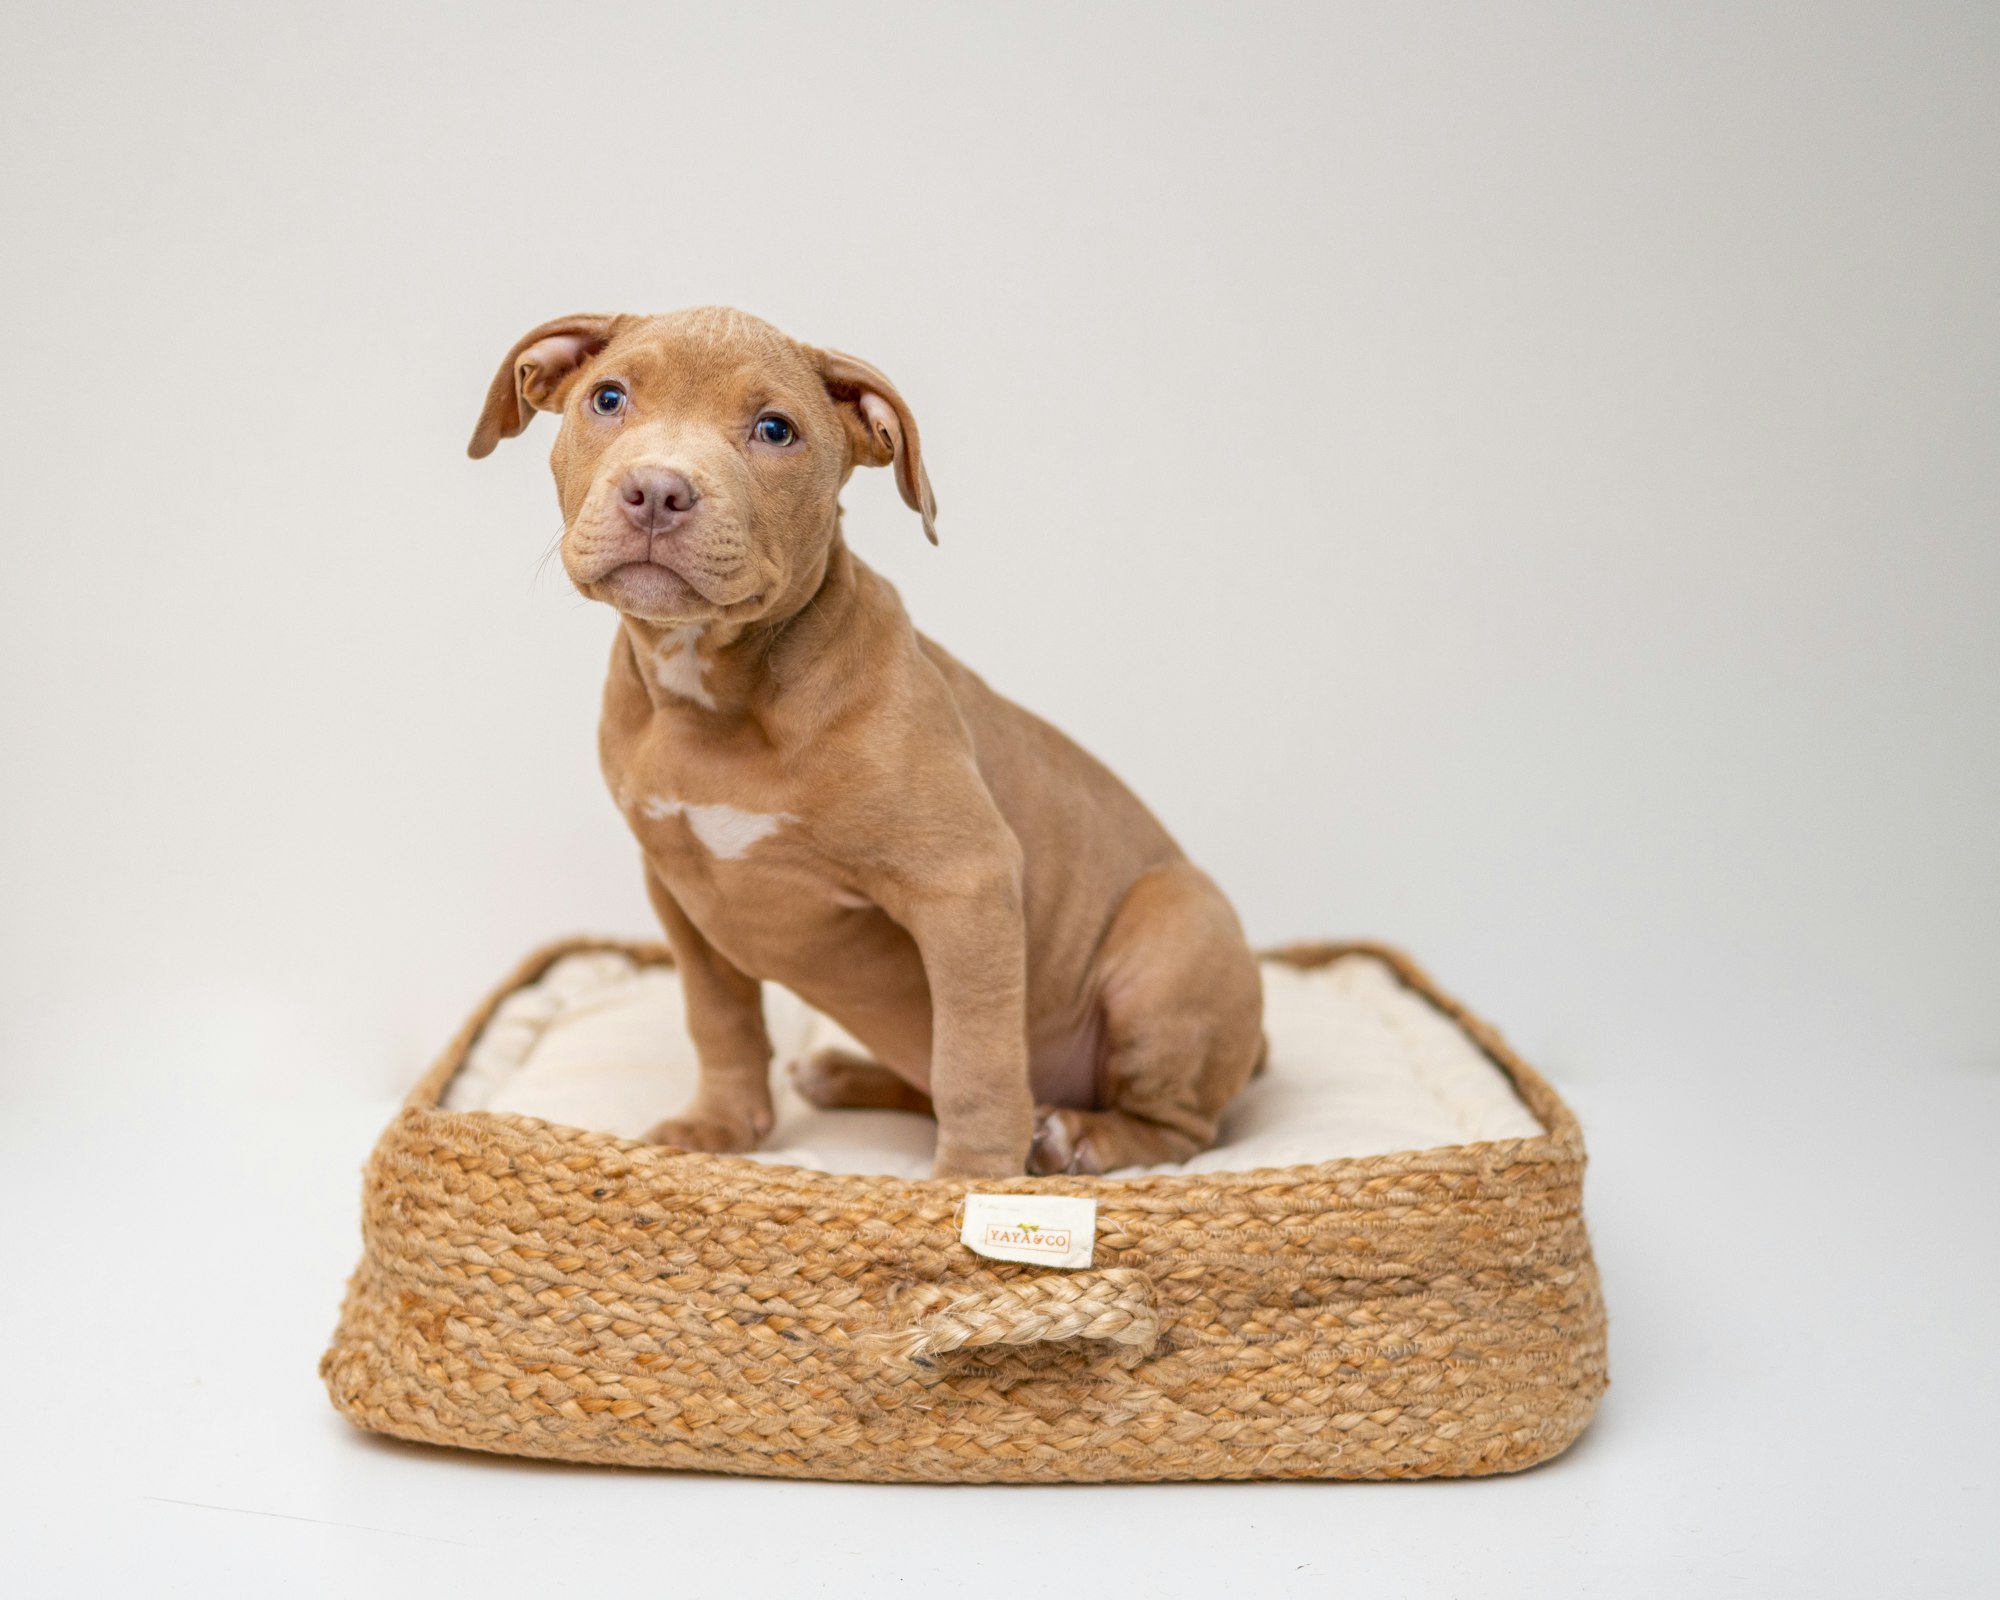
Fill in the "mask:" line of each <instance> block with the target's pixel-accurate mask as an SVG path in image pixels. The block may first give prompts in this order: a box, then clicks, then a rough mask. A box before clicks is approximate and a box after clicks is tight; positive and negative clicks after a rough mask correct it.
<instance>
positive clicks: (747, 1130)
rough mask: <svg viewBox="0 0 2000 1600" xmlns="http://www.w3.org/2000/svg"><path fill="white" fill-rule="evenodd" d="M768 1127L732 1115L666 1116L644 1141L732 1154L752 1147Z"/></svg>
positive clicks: (753, 1147) (755, 1146)
mask: <svg viewBox="0 0 2000 1600" xmlns="http://www.w3.org/2000/svg"><path fill="white" fill-rule="evenodd" d="M768 1131H769V1124H768V1123H767V1124H766V1126H765V1127H763V1128H758V1127H757V1126H755V1125H754V1124H753V1123H750V1122H746V1121H743V1120H741V1119H738V1118H735V1117H702V1116H688V1117H669V1118H667V1120H666V1121H665V1122H662V1123H660V1124H658V1125H657V1126H656V1127H654V1128H653V1130H652V1131H651V1132H650V1133H648V1134H647V1135H646V1143H648V1144H669V1145H674V1146H676V1147H677V1148H679V1149H682V1150H701V1151H705V1152H706V1153H708V1154H709V1155H719V1156H721V1155H735V1154H739V1153H741V1152H742V1151H745V1150H755V1149H756V1148H757V1144H758V1141H759V1140H761V1139H762V1138H763V1137H764V1135H765V1133H767V1132H768Z"/></svg>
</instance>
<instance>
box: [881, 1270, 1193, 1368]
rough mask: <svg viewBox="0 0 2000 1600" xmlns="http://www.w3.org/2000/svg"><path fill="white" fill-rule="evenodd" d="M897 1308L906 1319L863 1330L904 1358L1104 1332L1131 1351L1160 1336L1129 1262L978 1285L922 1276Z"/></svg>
mask: <svg viewBox="0 0 2000 1600" xmlns="http://www.w3.org/2000/svg"><path fill="white" fill-rule="evenodd" d="M897 1309H898V1310H899V1311H902V1312H904V1313H905V1314H906V1315H908V1316H909V1317H910V1319H911V1320H910V1323H909V1325H908V1326H906V1327H902V1328H894V1329H889V1330H885V1331H883V1332H880V1333H877V1334H874V1335H871V1336H870V1343H871V1344H873V1345H874V1346H875V1347H876V1348H879V1349H881V1350H884V1351H885V1352H889V1353H892V1354H894V1355H897V1356H901V1357H902V1358H903V1359H904V1360H907V1361H917V1360H923V1359H925V1358H927V1357H930V1356H935V1355H941V1354H943V1353H944V1352H945V1351H947V1350H960V1349H965V1348H968V1347H974V1348H976V1347H978V1346H980V1345H995V1344H1015V1345H1019V1344H1035V1343H1039V1342H1048V1343H1056V1342H1059V1341H1061V1340H1065V1339H1108V1340H1110V1341H1111V1342H1112V1343H1113V1344H1118V1345H1123V1346H1125V1347H1127V1349H1128V1350H1130V1351H1131V1352H1132V1353H1133V1355H1134V1356H1135V1357H1137V1356H1142V1355H1144V1353H1145V1352H1146V1351H1148V1350H1150V1349H1152V1347H1153V1345H1154V1343H1155V1342H1156V1341H1157V1340H1158V1339H1159V1337H1160V1317H1159V1313H1158V1312H1157V1311H1156V1310H1155V1309H1154V1307H1153V1280H1152V1279H1151V1278H1149V1277H1147V1276H1146V1274H1145V1273H1143V1272H1141V1271H1140V1270H1139V1269H1137V1268H1136V1267H1113V1268H1112V1269H1111V1270H1110V1271H1108V1272H1078V1273H1053V1272H1052V1273H1046V1274H1044V1275H1043V1276H1041V1277H1038V1278H1021V1279H1015V1280H1013V1281H1011V1282H1007V1283H1000V1284H994V1285H992V1286H991V1287H989V1288H983V1289H951V1288H946V1287H944V1286H942V1285H939V1284H925V1285H924V1286H923V1287H921V1288H919V1289H916V1290H914V1291H913V1292H912V1293H910V1294H909V1295H908V1296H907V1297H906V1298H905V1302H904V1303H903V1304H902V1305H899V1306H898V1307H897Z"/></svg>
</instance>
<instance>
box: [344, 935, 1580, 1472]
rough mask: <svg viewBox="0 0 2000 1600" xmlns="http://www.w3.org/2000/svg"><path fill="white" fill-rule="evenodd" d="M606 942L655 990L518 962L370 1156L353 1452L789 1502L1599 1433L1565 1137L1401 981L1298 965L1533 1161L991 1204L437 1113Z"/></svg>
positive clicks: (359, 1275) (1500, 1457)
mask: <svg viewBox="0 0 2000 1600" xmlns="http://www.w3.org/2000/svg"><path fill="white" fill-rule="evenodd" d="M598 949H616V950H623V951H624V952H625V953H626V954H628V955H630V956H632V957H633V958H634V959H636V960H638V961H641V962H648V963H664V962H665V961H666V960H667V959H668V958H667V955H666V952H665V951H664V949H662V948H660V947H658V946H629V945H617V944H612V943H608V942H606V941H592V940H575V941H570V942H568V943H565V944H559V945H553V946H551V947H549V948H548V949H546V950H543V951H541V952H539V953H538V954H536V955H535V956H533V957H531V958H530V959H529V960H528V961H526V962H524V963H523V964H522V965H521V967H520V968H519V969H518V970H517V971H516V972H515V973H514V974H513V975H512V976H510V977H509V978H508V979H507V981H506V982H505V983H504V984H502V985H501V987H500V989H499V990H498V991H496V992H495V993H494V995H493V996H492V997H491V998H490V999H489V1000H488V1001H487V1002H486V1004H485V1005H484V1006H482V1007H481V1008H480V1010H479V1012H478V1013H477V1014H475V1015H474V1016H473V1017H472V1018H471V1019H470V1020H469V1021H468V1022H467V1023H466V1025H465V1028H464V1029H463V1030H462V1032H461V1033H460V1035H459V1037H458V1038H457V1039H456V1040H455V1041H454V1042H453V1044H452V1045H451V1047H450V1048H449V1049H447V1050H446V1051H445V1053H444V1055H443V1056H442V1057H441V1058H440V1059H439V1060H438V1062H437V1064H436V1065H435V1066H434V1067H433V1068H432V1069H431V1070H430V1072H429V1073H428V1074H426V1076H425V1077H424V1078H423V1080H422V1081H421V1082H420V1083H419V1084H418V1085H417V1087H416V1089H415V1090H414V1091H413V1092H412V1093H411V1095H410V1098H409V1099H408V1101H407V1102H406V1103H405V1105H404V1107H403V1109H402V1111H401V1112H400V1113H399V1114H398V1116H397V1117H396V1119H395V1120H394V1121H393V1122H392V1123H391V1124H390V1126H389V1128H388V1129H387V1131H386V1132H385V1133H384V1134H383V1135H382V1138H381V1141H380V1143H379V1144H378V1145H377V1146H376V1148H375V1153H374V1155H373V1156H372V1157H371V1158H370V1160H369V1163H368V1169H367V1174H366V1179H365V1183H364V1188H363V1196H362V1202H363V1203H362V1240H363V1252H362V1258H361V1265H360V1267H359V1268H358V1269H357V1270H356V1272H355V1274H354V1277H353V1280H352V1281H351V1282H350V1284H349V1286H348V1292H347V1302H346V1305H345V1307H344V1308H343V1310H342V1313H341V1320H340V1327H339V1329H338V1330H337V1331H336V1333H335V1335H334V1340H333V1347H332V1348H331V1349H330V1350H329V1351H328V1352H327V1354H326V1357H325V1359H324V1360H323V1361H322V1362H321V1364H320V1370H321V1373H322V1374H323V1376H324V1377H325V1379H326V1385H327V1389H328V1392H329V1393H330V1394H331V1395H332V1397H333V1401H334V1404H335V1405H336V1406H338V1407H339V1408H340V1410H341V1411H342V1412H343V1413H345V1414H346V1415H347V1416H348V1417H349V1418H351V1419H352V1420H353V1421H354V1422H356V1423H357V1424H359V1425H360V1426H362V1427H364V1428H370V1429H373V1430H375V1431H377V1432H380V1433H388V1434H394V1435H396V1436H398V1437H400V1438H404V1439H418V1440H426V1441H429V1442H431V1443H435V1444H446V1445H458V1446H462V1447H465V1448H469V1449H475V1450H492V1451H499V1452H503V1453H507V1454H512V1455H525V1456H540V1457H546V1458H551V1459H557V1460H564V1461H586V1462H604V1463H616V1464H620V1465H624V1466H647V1467H686V1468H692V1469H698V1470H703V1471H710V1472H748V1473H759V1474H765V1475H769V1476H777V1477H810V1478H850V1479H865V1480H874V1481H931V1482H994V1483H1054V1482H1102V1481H1110V1480H1139V1479H1161V1478H1415V1477H1429V1476H1466V1475H1474V1474H1481V1473H1490V1472H1509V1471H1513V1470H1515V1469H1517V1468H1520V1467H1526V1466H1531V1465H1533V1464H1534V1463H1536V1462H1538V1461H1543V1460H1546V1459H1547V1458H1548V1457H1550V1456H1552V1455H1554V1454H1556V1453H1557V1452H1558V1451H1560V1450H1561V1449H1563V1448H1564V1447H1565V1446H1566V1445H1568V1444H1569V1443H1570V1441H1571V1440H1573V1439H1574V1438H1575V1437H1576V1436H1577V1435H1578V1434H1579V1433H1580V1432H1581V1431H1582V1430H1583V1427H1584V1425H1585V1424H1586V1423H1587V1422H1588V1421H1589V1419H1590V1416H1591V1414H1592V1412H1593V1411H1594V1410H1595V1409H1596V1406H1597V1400H1598V1396H1599V1395H1600V1394H1601V1393H1602V1391H1603V1388H1604V1384H1605V1323H1604V1305H1603V1301H1602V1299H1601V1298H1600V1296H1599V1293H1598V1286H1597V1269H1596V1266H1595V1265H1594V1263H1593V1262H1592V1260H1591V1254H1590V1239H1589V1236H1588V1234H1587V1233H1586V1231H1585V1229H1584V1223H1583V1209H1582V1202H1583V1169H1584V1151H1583V1138H1582V1134H1581V1132H1580V1131H1579V1129H1578V1128H1577V1124H1576V1118H1575V1117H1574V1116H1572V1115H1571V1114H1570V1111H1569V1108H1568V1107H1567V1106H1565V1105H1564V1104H1563V1103H1562V1101H1561V1099H1560V1098H1558V1097H1557V1095H1556V1094H1555V1092H1554V1090H1552V1089H1551V1088H1550V1087H1549V1086H1548V1084H1547V1083H1545V1082H1544V1081H1543V1080H1542V1078H1541V1077H1540V1075H1539V1074H1537V1073H1536V1072H1535V1071H1534V1070H1533V1069H1532V1068H1530V1067H1528V1066H1527V1065H1525V1064H1524V1063H1523V1062H1521V1061H1520V1060H1519V1059H1518V1058H1517V1057H1515V1056H1514V1055H1513V1054H1512V1052H1510V1051H1509V1050H1508V1048H1507V1046H1506V1044H1505V1043H1504V1042H1503V1041H1502V1040H1501V1039H1500V1037H1499V1036H1498V1035H1497V1034H1495V1033H1494V1032H1493V1031H1492V1030H1491V1029H1490V1028H1488V1027H1486V1026H1485V1025H1484V1024H1483V1023H1481V1022H1479V1021H1478V1020H1477V1019H1476V1018H1473V1017H1471V1016H1470V1015H1468V1014H1467V1013H1466V1012H1465V1011H1464V1009H1463V1008H1462V1007H1460V1006H1458V1005H1457V1004H1456V1003H1455V1002H1453V1001H1451V1000H1449V999H1447V998H1445V997H1444V996H1443V995H1441V994H1440V993H1438V991H1437V990H1436V989H1435V988H1434V987H1433V986H1432V985H1431V983H1430V981H1429V980H1428V979H1427V978H1425V977H1424V975H1423V974H1422V973H1421V972H1420V971H1418V969H1417V968H1416V967H1415V966H1414V965H1413V964H1412V963H1410V962H1409V961H1408V960H1407V959H1406V958H1404V957H1402V956H1399V955H1398V954H1396V953H1395V952H1394V951H1391V950H1386V949H1383V948H1381V947H1379V946H1344V947H1343V946H1334V945H1324V946H1308V947H1299V948H1295V949H1292V950H1288V951H1284V952H1280V958H1281V959H1285V960H1289V961H1291V962H1293V963H1294V964H1295V965H1299V966H1306V967H1311V966H1319V965H1323V964H1324V963H1326V962H1328V961H1332V960H1335V959H1337V958H1339V957H1340V956H1342V955H1344V954H1349V953H1364V954H1368V955H1372V956H1374V957H1376V958H1377V959H1379V960H1382V961H1384V962H1385V963H1387V964H1388V966H1389V967H1390V969H1391V970H1392V971H1394V972H1395V973H1396V975H1397V976H1398V977H1399V978H1400V979H1401V981H1402V982H1403V983H1404V984H1405V985H1406V986H1407V987H1408V988H1409V989H1411V990H1412V991H1413V992H1415V993H1417V994H1419V995H1421V996H1422V997H1423V998H1424V999H1426V1000H1428V1001H1429V1002H1430V1003H1431V1004H1432V1005H1434V1006H1436V1007H1437V1008H1438V1009H1439V1010H1440V1011H1442V1012H1443V1013H1444V1014H1445V1015H1447V1016H1449V1017H1451V1018H1453V1019H1454V1020H1456V1021H1457V1022H1458V1024H1459V1025H1460V1026H1461V1027H1462V1028H1464V1029H1465V1031H1466V1032H1467V1034H1468V1035H1469V1036H1470V1037H1471V1038H1472V1039H1473V1041H1474V1042H1475V1043H1476V1044H1477V1045H1478V1046H1479V1047H1480V1048H1481V1049H1482V1050H1484V1051H1485V1052H1486V1054H1487V1055H1488V1056H1489V1057H1490V1058H1491V1059H1492V1060H1493V1061H1494V1063H1495V1064H1496V1065H1497V1066H1498V1067H1499V1068H1500V1069H1501V1070H1503V1071H1504V1072H1506V1073H1507V1074H1508V1075H1509V1076H1510V1077H1511V1078H1512V1079H1513V1081H1514V1084H1515V1086H1516V1088H1517V1089H1518V1090H1519V1091H1520V1094H1521V1097H1522V1099H1523V1100H1525V1101H1526V1102H1527V1105H1528V1108H1529V1109H1530V1110H1531V1111H1533V1112H1534V1113H1535V1115H1536V1117H1537V1118H1538V1119H1539V1120H1540V1122H1541V1125H1542V1127H1543V1128H1544V1129H1545V1130H1546V1131H1545V1132H1544V1133H1542V1134H1540V1135H1537V1136H1535V1137H1532V1138H1522V1139H1504V1140H1495V1141H1491V1142H1487V1143H1483V1144H1469V1145H1455V1146H1449V1147H1445V1148H1440V1149H1434V1150H1409V1151H1401V1152H1398V1153H1396V1154H1393V1155H1383V1156H1372V1157H1367V1158H1365V1159H1360V1160H1349V1161H1327V1162H1321V1163H1318V1164H1316V1165H1312V1166H1299V1167H1284V1168H1276V1169H1265V1170H1262V1171H1253V1172H1205V1173H1186V1174H1175V1175H1168V1176H1157V1175H1156V1176H1145V1175H1140V1176H1133V1177H1127V1178H1119V1177H1112V1178H1090V1177H1081V1176H1064V1177H1054V1178H1027V1177H1022V1178H1010V1179H1007V1180H1005V1181H1003V1182H981V1183H977V1184H973V1183H968V1182H966V1181H964V1180H958V1179H925V1180H920V1181H911V1180H907V1179H900V1178H885V1177H857V1176H853V1175H848V1174H841V1173H828V1172H810V1171H805V1170H802V1169H800V1168H796V1167H779V1166H771V1165H766V1164H763V1163H759V1162H754V1161H746V1160H743V1159H741V1158H737V1157H729V1156H710V1155H701V1154H695V1153H690V1152H687V1151H682V1150H673V1149H666V1148H661V1147H657V1146H652V1145H644V1144H636V1143H633V1142H631V1141H629V1140H624V1139H617V1138H613V1137H612V1136H611V1135H609V1134H602V1133H586V1132H583V1131H580V1130H578V1129H575V1128H563V1127H557V1126H554V1125H552V1124H549V1123H546V1122H541V1121H537V1120H535V1119H534V1118H531V1117H518V1116H507V1115H501V1114H497V1113H492V1112H456V1111H446V1110H444V1109H442V1107H441V1106H440V1104H439V1096H440V1095H441V1093H442V1091H443V1089H444V1086H445V1084H446V1083H447V1082H448V1081H449V1080H450V1078H451V1077H452V1075H453V1074H454V1073H456V1072H457V1071H458V1070H459V1067H460V1065H461V1064H462V1063H463V1061H464V1059H465V1054H466V1052H467V1050H468V1049H469V1048H470V1047H471V1045H472V1043H473V1041H474V1040H475V1039H476V1038H477V1037H478V1034H479V1031H480V1030H481V1029H482V1028H483V1027H485V1025H486V1023H487V1021H488V1019H489V1018H490V1017H491V1016H492V1014H493V1012H494V1010H495V1009H496V1008H497V1007H498V1006H499V1004H500V1002H501V1001H502V1000H503V999H505V998H506V996H507V995H508V994H510V993H512V992H513V991H514V990H515V989H517V988H519V987H520V986H522V985H523V984H527V983H531V982H533V981H534V980H535V979H536V978H538V977H540V976H541V974H542V973H543V972H544V971H546V970H547V969H548V967H549V966H551V965H552V964H553V963H554V962H555V961H557V960H559V959H560V958H561V957H562V956H564V955H567V954H569V953H571V952H573V951H577V950H598ZM968 1190H978V1191H980V1192H983V1193H1001V1194H1060V1195H1075V1196H1081V1197H1088V1198H1090V1199H1094V1200H1095V1201H1096V1202H1097V1235H1096V1253H1095V1256H1094V1258H1093V1261H1092V1264H1091V1266H1089V1267H1088V1268H1085V1269H1082V1270H1080V1271H1077V1272H1071V1273H1058V1272H1050V1271H1048V1270H1047V1269H1042V1268H1035V1267H1027V1266H1023V1265H1017V1264H1014V1263H1009V1262H1001V1261H990V1260H987V1259H986V1258H984V1257H982V1256H978V1255H975V1254H974V1253H973V1252H972V1251H971V1250H969V1249H967V1248H966V1247H965V1246H964V1245H963V1244H961V1243H960V1242H959V1226H958V1221H957V1217H958V1213H959V1211H960V1208H961V1207H962V1206H963V1204H964V1200H965V1195H966V1193H967V1191H968ZM1148 1301H1150V1311H1149V1310H1148V1309H1147V1305H1148ZM1149 1317H1150V1328H1149V1327H1148V1318H1149ZM1121 1319H1122V1320H1121ZM1017 1336H1018V1337H1019V1338H1020V1339H1025V1340H1028V1341H1029V1342H1026V1343H1021V1342H1016V1337H1017ZM987 1340H990V1341H991V1342H981V1341H987ZM926 1350H928V1351H929V1352H930V1354H928V1355H921V1356H914V1358H913V1359H907V1360H906V1359H900V1358H898V1352H901V1351H908V1352H918V1351H926Z"/></svg>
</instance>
